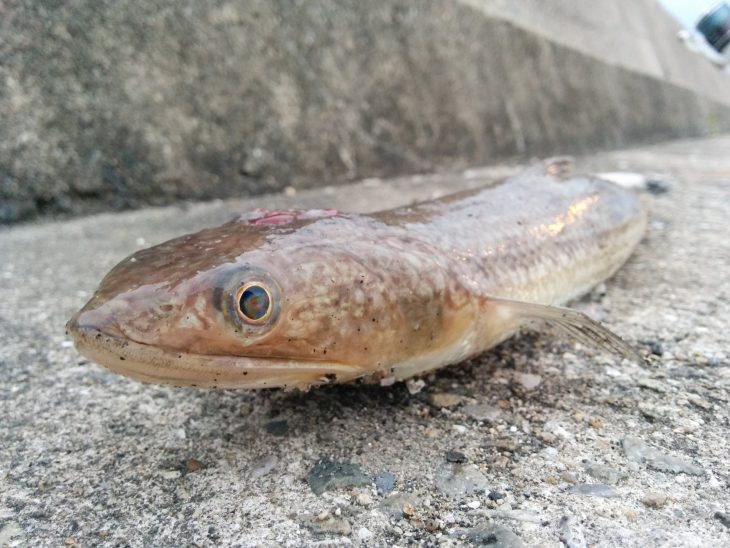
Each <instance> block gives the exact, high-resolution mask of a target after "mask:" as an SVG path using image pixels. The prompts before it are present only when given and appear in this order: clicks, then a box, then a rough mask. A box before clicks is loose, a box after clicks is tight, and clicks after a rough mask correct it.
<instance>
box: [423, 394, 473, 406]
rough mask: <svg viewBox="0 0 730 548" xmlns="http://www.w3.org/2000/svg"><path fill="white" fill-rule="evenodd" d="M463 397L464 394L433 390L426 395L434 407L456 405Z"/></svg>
mask: <svg viewBox="0 0 730 548" xmlns="http://www.w3.org/2000/svg"><path fill="white" fill-rule="evenodd" d="M464 399H465V398H464V396H460V395H459V394H452V393H450V392H434V393H432V394H429V395H428V401H429V403H430V404H431V405H433V406H435V407H456V406H457V405H459V404H460V403H461V402H463V401H464Z"/></svg>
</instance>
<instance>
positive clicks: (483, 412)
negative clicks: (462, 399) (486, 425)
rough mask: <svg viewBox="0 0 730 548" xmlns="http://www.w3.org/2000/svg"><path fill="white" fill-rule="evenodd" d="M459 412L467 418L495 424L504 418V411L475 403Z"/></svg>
mask: <svg viewBox="0 0 730 548" xmlns="http://www.w3.org/2000/svg"><path fill="white" fill-rule="evenodd" d="M461 411H462V412H463V413H464V414H465V415H466V416H467V417H469V418H471V419H474V420H477V421H484V422H491V423H495V422H497V421H498V420H500V419H502V418H504V411H502V410H501V409H500V408H499V407H495V406H494V405H487V404H485V403H477V404H470V405H465V406H464V407H462V408H461Z"/></svg>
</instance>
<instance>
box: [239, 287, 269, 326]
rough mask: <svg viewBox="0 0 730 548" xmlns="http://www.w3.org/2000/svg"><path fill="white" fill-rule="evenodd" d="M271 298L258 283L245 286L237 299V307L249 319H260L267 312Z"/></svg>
mask: <svg viewBox="0 0 730 548" xmlns="http://www.w3.org/2000/svg"><path fill="white" fill-rule="evenodd" d="M270 306H271V300H270V298H269V294H268V292H267V291H266V290H265V289H264V288H263V287H261V286H260V285H252V286H250V287H247V288H246V289H245V290H244V291H243V293H241V297H240V299H239V300H238V307H239V309H240V310H241V314H243V315H244V316H245V317H246V318H248V319H249V320H254V321H256V320H260V319H262V318H263V317H264V316H266V314H267V313H268V312H269V308H270Z"/></svg>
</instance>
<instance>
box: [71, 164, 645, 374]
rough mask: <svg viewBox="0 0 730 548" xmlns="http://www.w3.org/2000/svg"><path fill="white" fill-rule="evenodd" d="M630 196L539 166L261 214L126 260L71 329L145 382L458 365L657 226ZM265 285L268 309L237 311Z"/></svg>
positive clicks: (83, 343)
mask: <svg viewBox="0 0 730 548" xmlns="http://www.w3.org/2000/svg"><path fill="white" fill-rule="evenodd" d="M645 222H646V221H645V215H644V212H643V209H642V207H641V205H640V203H639V201H638V198H637V197H636V196H635V195H634V193H633V192H631V191H628V190H625V189H622V188H620V187H618V186H615V185H613V184H611V183H609V182H605V181H601V180H598V179H593V178H589V177H570V178H561V177H557V176H551V175H543V174H536V173H528V174H525V175H521V176H516V177H512V178H509V179H506V180H504V181H502V182H500V183H497V184H495V185H492V186H489V187H487V188H484V189H480V190H476V191H468V192H465V193H460V194H455V195H451V196H447V197H445V198H442V199H440V200H436V201H432V202H425V203H421V204H416V205H413V206H409V207H402V208H398V209H394V210H389V211H383V212H380V213H376V214H372V215H350V214H346V213H340V212H336V211H333V210H315V211H280V212H266V211H261V210H258V211H254V212H252V213H250V214H247V215H243V216H241V217H240V218H238V219H236V220H234V221H231V222H229V223H226V224H224V225H222V226H219V227H217V228H211V229H207V230H203V231H201V232H198V233H196V234H191V235H186V236H182V237H180V238H176V239H174V240H170V241H168V242H165V243H163V244H160V245H157V246H155V247H152V248H149V249H145V250H142V251H139V252H137V253H135V254H134V255H132V256H130V257H128V258H127V259H125V260H123V261H122V262H121V263H119V265H117V266H116V267H115V268H114V269H112V271H111V272H109V274H108V275H107V276H106V277H105V278H104V279H103V280H102V282H101V284H100V287H99V288H98V290H97V292H96V294H95V295H94V296H93V298H92V299H91V300H90V301H89V302H88V303H87V304H86V306H85V307H84V308H83V309H82V310H81V311H80V312H79V313H78V314H77V315H76V316H75V317H74V318H73V319H72V320H71V321H70V322H69V324H68V329H69V332H70V333H71V334H72V336H73V337H74V339H75V342H76V346H77V348H78V349H79V350H80V351H81V353H83V354H85V355H86V356H88V357H89V358H91V359H93V360H95V361H97V362H98V363H101V364H103V365H105V366H107V367H109V368H110V369H112V370H113V371H117V372H119V373H122V374H125V375H128V376H131V377H134V378H137V379H139V380H142V381H147V382H161V383H167V384H174V385H186V386H205V387H225V388H232V387H239V388H262V387H285V388H293V387H297V388H306V387H308V386H311V385H314V384H321V383H326V382H345V381H349V380H352V379H356V378H361V377H367V378H370V379H376V380H377V379H378V378H383V377H390V376H393V377H395V378H397V379H402V378H407V377H409V376H412V375H415V374H419V373H423V372H425V371H429V370H432V369H435V368H438V367H441V366H443V365H447V364H452V363H458V362H459V361H462V360H464V359H465V358H467V357H469V356H472V355H475V354H478V353H480V352H483V351H484V350H486V349H488V348H489V347H491V346H494V345H495V344H497V343H498V342H500V341H501V340H503V339H505V338H506V337H508V336H509V335H511V334H512V333H514V331H515V330H516V329H517V328H518V327H519V325H520V323H521V321H522V320H521V319H519V318H517V317H516V316H514V315H511V314H510V310H509V307H505V306H503V305H499V304H495V301H494V300H493V298H494V297H500V298H507V299H515V300H521V301H529V302H533V303H541V304H561V303H564V302H566V301H568V300H570V299H572V298H575V297H577V296H579V295H581V294H583V293H585V292H586V291H588V290H589V289H590V288H592V287H593V286H594V285H596V284H597V283H599V282H601V281H602V280H604V279H606V278H608V277H609V276H610V275H611V274H612V273H613V272H615V271H616V270H617V269H618V268H619V267H620V266H621V264H623V262H624V261H625V260H626V259H627V258H628V256H629V255H630V254H631V252H632V250H633V248H634V247H635V245H636V244H637V243H638V241H639V240H640V238H641V235H642V234H643V231H644V227H645ZM251 281H255V282H258V283H261V284H262V285H264V286H265V287H267V288H268V289H269V291H270V293H271V296H272V302H273V310H272V313H271V316H270V318H269V319H268V320H267V321H266V322H265V323H263V324H261V325H250V324H248V323H246V322H245V321H242V320H241V319H240V317H239V316H238V315H237V314H236V313H235V306H236V297H235V295H236V290H237V289H238V288H240V287H241V286H242V285H243V284H246V283H247V282H251Z"/></svg>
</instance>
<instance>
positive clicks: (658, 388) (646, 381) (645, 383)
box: [636, 378, 667, 394]
mask: <svg viewBox="0 0 730 548" xmlns="http://www.w3.org/2000/svg"><path fill="white" fill-rule="evenodd" d="M636 384H637V385H639V386H640V387H641V388H647V389H649V390H653V391H654V392H659V393H660V394H663V393H665V392H666V391H667V387H666V386H665V385H664V383H662V382H659V381H657V380H655V379H650V378H643V379H639V380H638V381H636Z"/></svg>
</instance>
